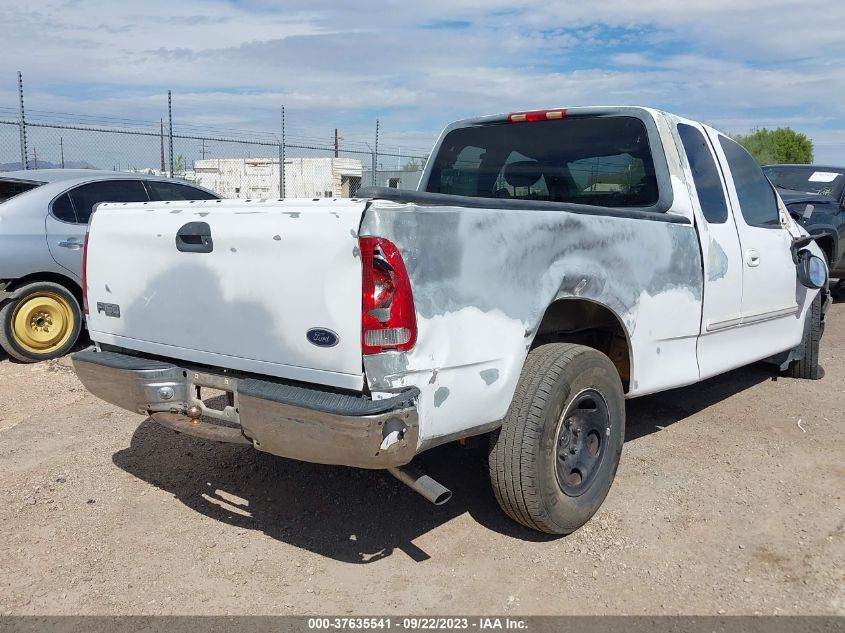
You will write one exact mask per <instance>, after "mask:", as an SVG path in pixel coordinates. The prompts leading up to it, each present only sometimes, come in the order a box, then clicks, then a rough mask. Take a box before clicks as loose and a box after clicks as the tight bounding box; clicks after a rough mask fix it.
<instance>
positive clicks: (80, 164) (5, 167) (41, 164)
mask: <svg viewBox="0 0 845 633" xmlns="http://www.w3.org/2000/svg"><path fill="white" fill-rule="evenodd" d="M29 168H30V169H61V165H58V164H56V163H51V162H50V161H47V160H39V161H38V164H37V165H36V164H35V163H33V162H30V163H29ZM21 169H23V166H22V165H21V163H20V161H18V162H17V163H0V171H19V170H21ZM65 169H99V167H96V166H94V165H92V164H91V163H89V162H87V161H84V160H66V161H65Z"/></svg>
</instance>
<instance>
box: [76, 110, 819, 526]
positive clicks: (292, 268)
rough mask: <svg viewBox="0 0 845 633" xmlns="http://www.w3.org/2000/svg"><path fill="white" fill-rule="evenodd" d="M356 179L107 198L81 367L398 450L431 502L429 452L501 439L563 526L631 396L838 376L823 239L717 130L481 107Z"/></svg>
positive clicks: (150, 406) (275, 427) (399, 472)
mask: <svg viewBox="0 0 845 633" xmlns="http://www.w3.org/2000/svg"><path fill="white" fill-rule="evenodd" d="M359 195H360V197H359V198H357V199H350V200H319V199H317V200H284V201H276V200H268V201H264V200H259V201H244V200H238V201H234V200H232V201H223V202H197V203H195V204H194V205H189V204H177V205H174V204H171V205H164V204H149V205H137V204H136V205H125V206H124V205H115V204H105V205H101V206H100V207H99V208H98V210H97V212H96V213H95V214H94V217H93V219H92V221H91V226H90V233H89V239H88V241H87V244H88V247H87V259H86V262H87V264H86V266H87V268H86V273H87V280H86V284H85V286H84V287H85V290H86V293H87V302H88V305H89V306H90V315H89V317H88V326H89V330H90V333H91V337H92V339H93V340H94V342H95V344H96V347H95V349H93V350H89V351H83V352H79V353H77V354H75V355H74V356H73V363H74V366H75V368H76V371H77V373H78V375H79V377H80V378H81V380H82V382H83V383H84V385H85V386H86V387H87V388H88V389H89V390H90V391H91V392H92V393H94V394H95V395H97V396H99V397H100V398H102V399H104V400H106V401H108V402H111V403H113V404H115V405H117V406H120V407H123V408H125V409H127V410H129V411H133V412H138V413H141V414H145V415H150V416H151V417H152V419H153V420H155V421H156V422H158V423H160V424H162V425H164V426H166V427H169V428H171V429H175V430H177V431H180V432H183V433H187V434H191V435H196V436H200V437H205V438H210V439H215V440H222V441H230V442H238V443H242V444H246V445H250V446H253V447H254V448H255V449H257V450H260V451H265V452H268V453H272V454H275V455H281V456H284V457H289V458H293V459H299V460H303V461H309V462H319V463H328V464H343V465H347V466H355V467H361V468H382V469H388V470H389V471H390V472H391V474H393V475H395V476H396V477H397V478H399V479H400V480H401V481H403V482H404V483H406V484H408V485H410V486H411V487H412V488H413V489H414V490H416V491H417V492H420V493H421V494H423V495H424V496H425V497H426V498H427V499H429V500H431V501H433V502H435V503H442V502H444V501H446V500H447V499H448V498H449V496H450V494H451V493H450V492H449V490H448V489H447V488H446V487H445V486H443V485H442V484H440V483H438V482H436V481H434V480H433V479H432V478H431V477H429V476H427V475H423V474H421V473H420V472H419V471H417V470H415V469H414V468H413V467H410V466H409V464H410V462H411V461H412V459H413V458H414V456H415V455H417V454H419V453H420V452H422V451H425V450H427V449H429V448H431V447H433V446H437V445H439V444H443V443H445V442H450V441H453V440H456V439H460V438H465V437H469V436H477V435H482V434H489V470H490V478H491V482H492V485H493V490H494V492H495V495H496V498H497V499H498V502H499V504H500V505H501V507H502V508H503V509H504V511H505V512H506V513H507V514H508V515H509V516H510V517H511V518H513V519H514V520H515V521H518V522H520V523H522V524H523V525H526V526H528V527H530V528H534V529H536V530H540V531H543V532H549V533H556V534H565V533H568V532H571V531H573V530H575V529H576V528H578V527H579V526H580V525H582V524H583V523H584V522H586V521H587V520H588V519H589V518H590V517H591V516H592V515H593V513H594V512H595V511H596V510H597V509H598V507H599V506H600V504H601V503H602V501H603V500H604V498H605V495H606V494H607V492H608V490H609V489H610V486H611V482H612V481H613V478H614V475H615V473H616V468H617V465H618V463H619V458H620V455H621V452H622V445H623V441H624V437H625V398H626V397H627V398H633V397H636V396H641V395H644V394H650V393H654V392H658V391H662V390H665V389H671V388H673V387H680V386H682V385H689V384H691V383H695V382H698V381H700V380H704V379H705V378H708V377H710V376H714V375H716V374H719V373H721V372H726V371H729V370H731V369H734V368H736V367H740V366H742V365H746V364H748V363H752V362H755V361H759V360H763V359H767V360H768V361H770V362H772V363H774V364H775V365H776V366H777V367H778V368H780V369H781V370H784V371H788V372H790V373H791V375H792V376H795V377H800V378H809V379H816V378H819V376H820V370H819V364H818V359H819V356H818V354H819V342H820V338H821V335H822V329H823V325H824V314H825V310H826V308H827V305H828V304H829V301H830V299H829V292H828V290H827V282H828V280H827V268H826V265H825V263H824V260H823V259H822V257H821V255H822V251H821V250H820V249H819V247H818V245H817V244H815V243H814V242H813V241H812V239H810V238H808V237H807V234H806V232H805V231H804V230H802V229H801V228H800V227H799V226H798V225H797V224H796V223H795V222H794V221H793V220H792V218H791V217H790V216H789V214H788V213H787V211H786V208H785V207H784V206H783V203H782V202H781V200H780V199H779V198H778V195H777V193H776V192H775V190H774V188H773V187H772V185H771V183H770V182H769V181H768V180H767V179H766V177H765V176H764V175H763V172H762V171H761V170H760V167H759V166H758V165H757V164H756V163H755V162H754V159H753V158H752V157H751V156H750V155H749V154H748V153H747V152H746V151H745V150H744V149H743V148H742V147H741V146H740V145H738V144H737V143H736V142H735V141H733V140H732V139H730V138H728V137H727V136H724V135H723V134H720V133H719V132H717V131H716V130H714V129H712V128H710V127H707V126H706V125H702V124H700V123H696V122H694V121H690V120H687V119H682V118H680V117H676V116H673V115H670V114H667V113H664V112H659V111H656V110H651V109H645V108H639V107H618V108H603V107H595V108H573V109H570V110H548V111H538V112H519V113H514V114H510V115H501V116H490V117H483V118H478V119H470V120H466V121H460V122H458V123H454V124H452V125H450V126H449V127H447V128H446V130H445V132H444V133H443V135H442V136H441V137H440V140H439V141H438V143H437V145H436V147H435V149H434V152H433V154H432V160H431V161H430V162H429V163H428V165H427V166H426V168H425V172H424V174H423V177H422V180H421V183H420V186H419V190H418V191H416V192H408V191H400V190H396V189H389V188H385V189H379V188H373V189H368V190H362V191H361V192H359ZM180 212H181V213H180ZM207 389H213V390H221V389H222V390H224V391H226V392H227V393H228V398H227V399H224V398H219V399H210V396H211V394H208V392H207V391H204V390H207ZM204 393H205V394H207V395H208V397H207V398H206V400H208V402H206V401H204V400H203V398H202V395H203V394H204ZM227 402H228V404H227ZM737 422H738V423H740V422H741V421H739V420H738V421H737ZM162 467H167V466H166V465H162Z"/></svg>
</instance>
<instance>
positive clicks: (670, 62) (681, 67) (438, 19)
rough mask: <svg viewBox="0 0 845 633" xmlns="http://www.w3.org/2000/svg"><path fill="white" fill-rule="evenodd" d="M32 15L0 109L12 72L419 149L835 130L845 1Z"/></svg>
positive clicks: (128, 107) (841, 103)
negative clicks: (614, 110) (546, 123)
mask: <svg viewBox="0 0 845 633" xmlns="http://www.w3.org/2000/svg"><path fill="white" fill-rule="evenodd" d="M33 5H34V3H32V2H31V1H30V0H6V1H5V2H4V50H5V51H6V54H5V55H3V56H2V57H0V77H7V78H8V79H7V81H8V83H7V84H6V85H0V115H2V114H3V112H4V110H2V107H4V106H6V107H8V108H14V107H15V106H16V98H15V93H14V71H15V70H18V69H20V70H22V71H23V72H24V74H25V80H26V82H27V105H28V107H30V108H32V109H33V110H51V111H71V112H79V113H89V114H101V115H111V116H123V117H135V118H144V119H151V120H157V119H158V118H159V117H160V116H162V114H163V113H164V106H165V101H164V92H165V91H166V89H168V88H170V89H172V90H173V91H174V104H175V107H176V118H177V120H178V121H184V122H188V121H190V122H192V123H194V124H197V125H200V124H203V125H215V126H217V127H222V126H232V127H241V128H250V129H264V130H267V131H268V132H271V131H273V130H274V129H276V127H277V117H278V114H277V113H278V107H279V105H280V104H281V103H285V104H286V107H287V108H288V109H289V113H290V121H291V125H292V127H294V129H297V130H298V131H299V133H301V134H302V135H316V134H319V135H321V137H322V136H325V135H326V133H327V131H328V130H330V129H331V128H333V127H334V126H336V125H337V126H341V127H342V128H343V129H344V130H345V131H346V133H347V135H348V136H349V137H350V138H351V137H354V136H356V135H364V134H370V129H371V128H372V124H373V120H374V119H375V117H376V116H379V117H380V118H381V119H382V121H383V122H384V132H383V133H384V138H385V139H387V140H388V141H390V142H397V143H407V142H408V141H409V139H413V142H415V143H418V144H420V145H422V146H425V145H427V144H428V143H429V142H430V140H431V139H432V138H433V136H434V134H435V133H436V131H437V129H438V128H439V127H441V126H442V125H443V124H445V123H446V122H447V121H448V120H450V119H453V118H456V117H460V116H470V115H474V114H480V113H490V112H497V111H508V110H516V109H524V108H529V107H531V108H533V107H544V106H548V105H583V104H588V103H639V104H644V105H653V106H656V107H660V108H664V109H668V110H673V111H678V112H679V113H680V114H685V115H687V116H691V117H693V118H699V119H704V120H707V121H710V122H714V123H717V124H719V123H720V122H724V123H723V124H724V125H727V124H730V125H731V126H735V127H733V128H732V131H737V132H741V131H745V130H746V129H748V128H750V127H753V126H754V125H764V124H765V125H770V126H776V125H784V124H790V125H792V126H793V127H794V128H796V129H803V130H805V131H808V132H809V133H810V134H812V135H813V137H814V138H815V139H816V140H817V142H819V143H822V142H823V141H824V139H825V138H827V136H826V135H827V134H828V132H827V131H828V130H830V129H842V128H843V127H845V99H843V98H842V97H843V95H845V78H843V73H842V68H841V59H842V58H843V55H845V36H843V31H842V28H841V25H842V24H843V23H845V5H839V4H837V3H829V2H821V1H820V0H806V1H803V2H795V1H787V0H772V1H771V2H767V3H761V2H759V1H752V0H735V1H729V0H690V1H687V2H683V3H679V2H675V1H672V0H637V1H636V2H631V1H630V0H605V1H604V2H601V3H582V2H574V1H568V2H551V3H550V2H547V1H546V2H540V1H539V0H531V1H529V2H523V3H519V4H515V3H513V2H504V1H501V0H449V1H447V0H431V1H430V2H427V3H390V4H388V5H386V4H384V3H378V2H374V1H373V0H360V1H359V2H355V3H342V4H338V3H326V2H319V1H314V2H304V1H301V0H285V1H284V2H282V1H277V2H273V1H270V0H251V1H246V2H240V3H233V2H223V1H221V0H211V1H209V0H183V1H181V2H179V3H172V2H164V1H163V0H148V1H147V2H144V3H142V4H137V3H123V2H108V1H106V0H75V1H69V2H61V1H59V0H47V1H45V2H40V3H38V4H37V8H33ZM461 20H466V21H468V22H470V23H471V26H470V28H459V27H460V24H454V23H453V24H450V21H461ZM449 26H452V27H454V28H446V27H449ZM742 126H745V127H744V128H743V127H742ZM832 137H833V136H831V138H832Z"/></svg>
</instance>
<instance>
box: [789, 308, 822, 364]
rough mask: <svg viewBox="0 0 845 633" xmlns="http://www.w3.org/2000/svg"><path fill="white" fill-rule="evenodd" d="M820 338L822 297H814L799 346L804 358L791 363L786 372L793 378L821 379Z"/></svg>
mask: <svg viewBox="0 0 845 633" xmlns="http://www.w3.org/2000/svg"><path fill="white" fill-rule="evenodd" d="M821 338H822V296H821V293H819V294H817V295H816V298H815V299H813V303H812V304H810V309H809V310H808V311H807V321H806V323H805V324H804V340H802V341H801V346H802V347H803V348H804V357H803V358H802V359H801V360H796V361H793V362H792V364H791V365H790V366H789V369H788V370H787V371H788V373H789V375H790V376H792V377H793V378H804V379H806V380H818V379H819V378H821V368H820V367H819V344H820V342H821Z"/></svg>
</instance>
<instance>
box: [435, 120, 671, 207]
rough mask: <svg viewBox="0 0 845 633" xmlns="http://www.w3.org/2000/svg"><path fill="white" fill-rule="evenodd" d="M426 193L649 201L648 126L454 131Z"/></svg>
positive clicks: (500, 126)
mask: <svg viewBox="0 0 845 633" xmlns="http://www.w3.org/2000/svg"><path fill="white" fill-rule="evenodd" d="M426 190H427V191H429V192H432V193H447V194H455V195H462V196H475V197H481V198H514V199H518V200H545V201H550V202H575V203H579V204H589V205H598V206H607V207H642V206H651V205H653V204H656V203H657V200H658V188H657V179H656V177H655V174H654V163H653V162H652V157H651V150H650V148H649V145H648V134H647V132H646V128H645V125H644V124H643V122H642V121H640V120H639V119H636V118H634V117H621V116H620V117H577V118H571V119H560V120H554V121H537V122H532V123H493V124H486V125H476V126H472V127H465V128H458V129H456V130H452V131H451V132H449V133H448V134H447V135H446V137H445V138H444V139H443V143H442V144H441V146H440V149H439V151H438V154H437V156H436V158H435V160H434V163H433V165H432V171H431V176H430V178H429V181H428V185H427V187H426Z"/></svg>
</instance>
